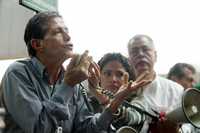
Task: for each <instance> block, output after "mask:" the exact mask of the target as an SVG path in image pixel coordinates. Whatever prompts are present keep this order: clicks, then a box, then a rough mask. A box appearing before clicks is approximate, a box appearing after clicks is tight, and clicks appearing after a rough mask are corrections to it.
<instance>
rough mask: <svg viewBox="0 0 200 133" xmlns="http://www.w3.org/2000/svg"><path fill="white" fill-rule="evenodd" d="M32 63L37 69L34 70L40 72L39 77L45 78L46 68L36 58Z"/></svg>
mask: <svg viewBox="0 0 200 133" xmlns="http://www.w3.org/2000/svg"><path fill="white" fill-rule="evenodd" d="M31 62H32V63H33V65H34V67H35V68H34V69H36V71H38V72H39V76H40V77H43V76H44V74H45V66H44V65H43V64H42V63H41V62H40V61H39V60H38V59H37V58H36V57H33V58H31Z"/></svg>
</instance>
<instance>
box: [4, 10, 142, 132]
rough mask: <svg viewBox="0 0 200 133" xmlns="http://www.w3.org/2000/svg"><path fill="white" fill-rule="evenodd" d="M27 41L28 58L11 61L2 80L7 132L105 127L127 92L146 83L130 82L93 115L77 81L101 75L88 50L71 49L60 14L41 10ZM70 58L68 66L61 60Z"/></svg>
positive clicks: (28, 29) (98, 129) (27, 32)
mask: <svg viewBox="0 0 200 133" xmlns="http://www.w3.org/2000/svg"><path fill="white" fill-rule="evenodd" d="M24 40H25V43H26V46H27V49H28V53H29V56H30V59H25V60H22V61H17V62H15V63H13V64H11V65H10V66H9V68H8V69H7V71H6V73H5V75H4V77H3V79H2V82H1V90H2V92H3V93H2V105H3V107H4V108H5V109H6V112H7V114H6V116H5V123H6V128H5V130H4V132H6V133H55V132H58V130H59V131H60V132H63V133H80V132H81V133H99V132H105V131H106V130H107V129H108V127H109V125H110V123H111V122H112V120H113V119H114V116H116V114H115V113H116V111H117V108H118V107H119V105H120V104H121V103H122V101H123V100H124V99H125V96H126V95H127V94H129V93H130V92H131V91H133V90H134V88H135V87H137V86H139V85H141V84H142V82H140V83H138V84H137V83H136V84H134V87H132V86H131V84H128V86H127V87H126V89H124V90H123V91H121V92H120V93H118V95H116V97H115V98H114V99H113V100H112V101H111V102H110V104H108V106H107V107H106V108H105V110H104V111H103V112H102V113H101V114H91V113H90V112H89V111H88V108H87V106H86V104H85V102H84V99H83V97H82V95H81V93H80V91H79V90H78V87H77V84H79V83H80V82H82V81H84V80H86V79H89V78H91V77H92V76H91V75H98V71H97V66H96V65H95V63H94V62H93V61H92V58H91V56H89V55H88V51H86V52H84V54H82V55H78V54H77V55H76V54H74V53H73V52H72V50H73V44H72V43H71V42H70V40H71V38H70V36H69V34H68V29H67V27H66V26H65V24H64V22H63V19H62V17H61V16H60V15H59V14H58V13H57V12H42V13H39V14H36V15H35V16H33V17H32V18H31V19H30V20H29V22H28V24H27V25H26V29H25V34H24ZM68 58H72V59H71V61H70V63H69V65H68V67H67V69H66V71H65V70H64V69H63V67H62V64H63V62H64V61H65V60H66V59H68Z"/></svg>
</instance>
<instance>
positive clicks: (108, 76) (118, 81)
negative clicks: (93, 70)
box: [101, 60, 126, 93]
mask: <svg viewBox="0 0 200 133" xmlns="http://www.w3.org/2000/svg"><path fill="white" fill-rule="evenodd" d="M125 73H126V70H125V69H124V67H123V65H122V64H121V63H120V62H119V61H116V60H114V61H110V62H108V63H107V64H106V65H105V66H104V67H103V69H102V71H101V87H103V88H104V89H107V90H109V91H111V92H113V93H116V92H117V91H118V89H119V88H120V86H121V85H122V83H123V79H124V74H125Z"/></svg>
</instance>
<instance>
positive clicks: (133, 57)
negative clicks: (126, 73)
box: [129, 41, 156, 75]
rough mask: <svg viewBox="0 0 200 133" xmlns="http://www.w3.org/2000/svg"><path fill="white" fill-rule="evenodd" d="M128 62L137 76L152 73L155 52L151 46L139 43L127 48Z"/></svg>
mask: <svg viewBox="0 0 200 133" xmlns="http://www.w3.org/2000/svg"><path fill="white" fill-rule="evenodd" d="M129 61H130V64H131V65H132V66H134V67H135V70H136V73H137V74H138V75H139V74H141V73H142V72H144V71H150V72H152V71H153V67H154V63H155V62H156V51H155V49H154V47H153V45H152V44H149V43H147V42H142V41H141V42H139V43H136V44H134V43H133V44H132V45H130V46H129Z"/></svg>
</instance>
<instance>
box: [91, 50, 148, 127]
mask: <svg viewBox="0 0 200 133" xmlns="http://www.w3.org/2000/svg"><path fill="white" fill-rule="evenodd" d="M98 65H99V69H100V79H99V83H98V84H99V86H98V87H97V89H90V92H91V93H92V94H91V97H90V103H91V105H92V107H93V110H94V112H95V113H97V112H101V111H103V109H104V107H106V106H107V104H108V103H109V102H108V101H109V100H110V99H112V97H113V96H114V95H115V94H116V93H117V92H118V91H119V90H120V87H121V86H122V85H123V84H124V83H125V82H128V81H130V80H135V75H134V71H133V70H131V67H130V65H129V63H128V59H127V58H126V57H125V56H123V55H122V54H120V53H107V54H105V55H104V56H103V57H102V58H101V59H100V60H99V62H98ZM89 82H90V81H89ZM93 82H94V81H93ZM130 82H132V81H130ZM91 84H92V83H91ZM94 86H95V85H94ZM99 93H103V94H105V95H104V96H102V95H101V94H99ZM131 98H133V97H132V96H131V95H130V96H129V97H128V96H127V99H129V100H131ZM135 105H136V106H138V107H140V108H143V107H142V105H140V104H139V103H137V102H136V103H135ZM116 117H118V119H116V120H115V121H113V122H112V125H114V127H115V128H116V129H118V128H120V127H122V126H127V125H129V126H134V127H135V126H136V125H137V126H138V125H141V124H142V122H143V121H144V119H145V116H144V115H142V114H140V113H139V112H137V111H136V110H135V109H131V108H125V107H120V108H119V110H118V113H117V115H116ZM111 127H113V126H111Z"/></svg>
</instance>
